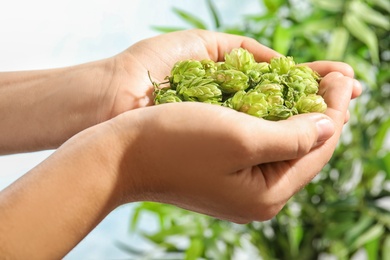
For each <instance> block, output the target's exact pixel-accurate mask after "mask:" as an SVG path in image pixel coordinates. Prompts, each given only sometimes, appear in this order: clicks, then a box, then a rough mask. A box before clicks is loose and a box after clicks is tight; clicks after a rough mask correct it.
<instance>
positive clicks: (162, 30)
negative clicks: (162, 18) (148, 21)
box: [152, 26, 185, 33]
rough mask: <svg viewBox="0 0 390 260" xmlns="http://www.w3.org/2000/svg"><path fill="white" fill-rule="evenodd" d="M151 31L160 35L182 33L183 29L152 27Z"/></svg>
mask: <svg viewBox="0 0 390 260" xmlns="http://www.w3.org/2000/svg"><path fill="white" fill-rule="evenodd" d="M152 29H153V30H155V31H158V32H161V33H170V32H177V31H182V30H184V29H185V28H184V27H170V26H152Z"/></svg>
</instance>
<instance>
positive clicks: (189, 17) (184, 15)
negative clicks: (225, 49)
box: [173, 8, 207, 30]
mask: <svg viewBox="0 0 390 260" xmlns="http://www.w3.org/2000/svg"><path fill="white" fill-rule="evenodd" d="M173 12H174V13H175V14H177V15H178V16H179V17H180V18H181V19H183V20H184V21H185V22H187V23H188V24H189V25H191V26H193V27H194V28H198V29H205V30H206V29H207V26H206V25H205V24H204V23H203V21H202V20H201V19H199V18H198V17H196V16H194V15H193V14H191V13H189V12H186V11H184V10H181V9H178V8H173Z"/></svg>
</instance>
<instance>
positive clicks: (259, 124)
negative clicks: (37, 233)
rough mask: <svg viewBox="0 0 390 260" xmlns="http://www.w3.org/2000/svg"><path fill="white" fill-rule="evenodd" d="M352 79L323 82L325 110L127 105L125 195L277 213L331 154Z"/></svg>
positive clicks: (231, 215) (122, 134)
mask: <svg viewBox="0 0 390 260" xmlns="http://www.w3.org/2000/svg"><path fill="white" fill-rule="evenodd" d="M353 85H354V80H353V79H351V78H349V77H346V76H343V75H342V74H341V73H338V72H333V73H330V74H328V75H327V76H325V77H324V79H323V80H322V82H321V86H320V88H321V93H323V97H324V99H325V101H326V102H327V104H328V106H329V107H328V109H327V111H326V115H323V114H316V113H313V114H304V115H299V116H294V117H291V118H290V119H288V120H285V121H278V122H272V121H266V120H262V119H259V118H255V117H252V116H249V115H246V114H244V113H240V112H236V111H234V110H231V109H227V108H223V107H219V106H215V105H206V104H199V103H174V104H164V105H158V106H154V107H150V108H144V109H139V110H134V111H131V112H128V113H124V114H122V115H121V116H119V117H117V118H115V119H113V120H112V121H111V122H110V123H111V124H113V125H114V126H115V128H116V129H118V134H117V136H118V138H119V140H122V145H121V147H122V148H120V149H119V150H118V151H117V152H119V157H121V158H122V159H121V160H120V161H117V163H118V164H117V165H114V166H112V168H115V169H118V172H120V176H122V178H124V179H123V180H122V181H120V182H119V183H121V185H120V186H121V188H119V189H118V190H121V191H122V192H123V194H124V195H123V198H124V200H123V202H129V201H142V200H152V201H160V202H165V203H170V204H174V205H178V206H180V207H183V208H186V209H189V210H192V211H197V212H201V213H204V214H207V215H211V216H215V217H218V218H222V219H227V220H230V221H234V222H239V223H245V222H249V221H252V220H265V219H269V218H271V217H273V216H274V215H275V214H276V213H277V212H278V211H279V210H280V209H281V208H282V207H283V206H284V204H285V203H286V202H287V200H288V199H289V198H290V197H291V196H293V195H294V194H295V193H296V192H297V191H298V190H299V189H301V188H302V187H303V186H304V185H305V184H307V183H308V182H309V181H310V180H311V179H312V178H313V177H314V176H315V175H316V174H317V173H318V172H319V171H320V170H321V169H322V167H323V166H324V165H325V164H326V163H327V162H328V160H329V159H330V158H331V156H332V154H333V151H334V149H335V147H336V144H337V142H338V139H339V136H340V133H341V129H342V127H343V124H344V122H345V120H346V114H347V109H348V104H349V101H350V99H351V96H352V92H353Z"/></svg>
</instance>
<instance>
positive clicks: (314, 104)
mask: <svg viewBox="0 0 390 260" xmlns="http://www.w3.org/2000/svg"><path fill="white" fill-rule="evenodd" d="M296 108H297V110H298V112H299V113H300V114H303V113H310V112H318V113H324V112H325V111H326V108H327V105H326V103H325V101H324V99H323V98H322V97H321V96H320V95H315V94H310V95H307V96H302V97H301V98H300V99H299V100H298V102H297V104H296Z"/></svg>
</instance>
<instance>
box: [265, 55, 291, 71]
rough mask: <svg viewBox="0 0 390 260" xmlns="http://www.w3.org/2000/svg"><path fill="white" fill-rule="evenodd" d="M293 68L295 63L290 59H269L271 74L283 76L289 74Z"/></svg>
mask: <svg viewBox="0 0 390 260" xmlns="http://www.w3.org/2000/svg"><path fill="white" fill-rule="evenodd" d="M293 67H295V62H294V60H293V58H292V57H277V58H273V59H271V63H270V69H271V71H272V72H275V73H278V74H279V75H284V74H287V73H288V72H289V70H290V69H291V68H293Z"/></svg>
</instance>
